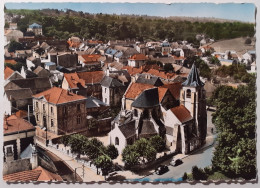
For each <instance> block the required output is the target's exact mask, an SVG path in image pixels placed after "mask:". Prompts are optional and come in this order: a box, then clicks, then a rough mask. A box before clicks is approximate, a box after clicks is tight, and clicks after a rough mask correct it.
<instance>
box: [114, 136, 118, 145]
mask: <svg viewBox="0 0 260 188" xmlns="http://www.w3.org/2000/svg"><path fill="white" fill-rule="evenodd" d="M115 145H119V138H118V137H116V138H115Z"/></svg>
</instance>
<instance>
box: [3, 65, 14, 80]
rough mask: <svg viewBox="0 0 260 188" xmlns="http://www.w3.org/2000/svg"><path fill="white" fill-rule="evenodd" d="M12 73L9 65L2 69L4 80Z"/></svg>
mask: <svg viewBox="0 0 260 188" xmlns="http://www.w3.org/2000/svg"><path fill="white" fill-rule="evenodd" d="M13 73H14V70H12V69H11V68H9V67H7V66H6V67H5V70H4V79H5V80H6V79H7V78H9V77H10V76H11V75H12V74H13Z"/></svg>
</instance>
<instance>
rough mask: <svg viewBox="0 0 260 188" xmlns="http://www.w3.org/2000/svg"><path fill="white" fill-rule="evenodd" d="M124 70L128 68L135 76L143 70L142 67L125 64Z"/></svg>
mask: <svg viewBox="0 0 260 188" xmlns="http://www.w3.org/2000/svg"><path fill="white" fill-rule="evenodd" d="M122 70H127V72H128V73H129V74H130V75H131V76H133V75H136V74H140V73H142V72H143V70H142V68H135V67H130V66H123V67H122Z"/></svg>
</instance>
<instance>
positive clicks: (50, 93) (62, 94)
mask: <svg viewBox="0 0 260 188" xmlns="http://www.w3.org/2000/svg"><path fill="white" fill-rule="evenodd" d="M42 96H44V98H45V99H46V100H47V101H48V102H50V103H53V104H61V103H67V102H72V101H77V100H82V99H86V97H83V96H81V95H76V94H74V93H71V92H68V91H67V90H65V89H62V88H59V87H53V88H51V89H48V90H46V91H43V92H41V93H38V94H36V95H33V97H35V98H39V97H42Z"/></svg>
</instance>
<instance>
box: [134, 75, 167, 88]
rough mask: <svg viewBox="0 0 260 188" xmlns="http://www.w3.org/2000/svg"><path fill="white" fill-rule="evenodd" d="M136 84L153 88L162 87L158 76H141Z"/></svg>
mask: <svg viewBox="0 0 260 188" xmlns="http://www.w3.org/2000/svg"><path fill="white" fill-rule="evenodd" d="M136 83H143V84H150V85H153V86H162V85H163V83H162V81H161V79H160V78H159V77H157V76H152V75H145V74H140V75H139V77H138V78H137V80H136Z"/></svg>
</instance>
